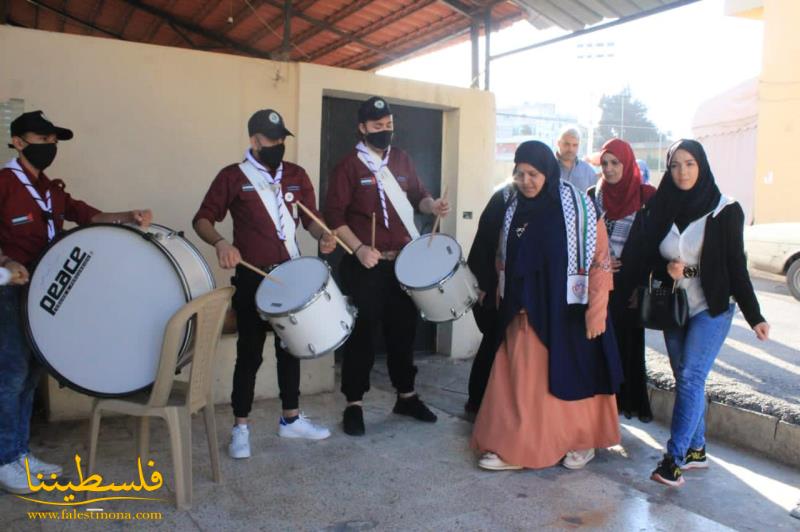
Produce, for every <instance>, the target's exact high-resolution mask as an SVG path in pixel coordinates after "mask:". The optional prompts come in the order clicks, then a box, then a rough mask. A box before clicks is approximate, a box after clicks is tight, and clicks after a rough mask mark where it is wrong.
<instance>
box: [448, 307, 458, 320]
mask: <svg viewBox="0 0 800 532" xmlns="http://www.w3.org/2000/svg"><path fill="white" fill-rule="evenodd" d="M450 314H452V315H453V317H454V318H457V317H458V312H456V309H454V308H453V307H450Z"/></svg>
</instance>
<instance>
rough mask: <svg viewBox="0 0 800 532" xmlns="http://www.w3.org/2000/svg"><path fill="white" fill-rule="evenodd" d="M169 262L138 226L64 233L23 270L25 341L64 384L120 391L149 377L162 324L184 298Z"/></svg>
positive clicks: (103, 391) (183, 289) (156, 357)
mask: <svg viewBox="0 0 800 532" xmlns="http://www.w3.org/2000/svg"><path fill="white" fill-rule="evenodd" d="M187 300H188V297H187V289H186V287H185V286H184V283H183V281H182V277H181V276H180V274H179V273H178V271H177V269H176V266H174V265H173V263H172V262H171V261H170V260H169V258H168V257H167V255H166V254H165V253H164V252H162V251H161V249H160V248H159V247H158V246H157V245H156V244H154V243H152V242H149V241H147V240H145V238H143V236H142V233H140V232H139V231H137V230H135V229H131V228H126V227H124V226H108V225H100V226H91V227H85V228H81V229H77V230H74V231H72V232H69V233H67V234H66V235H65V236H64V237H63V238H61V239H60V240H58V241H57V242H55V243H54V244H53V245H52V246H51V247H50V248H49V249H48V250H47V252H46V253H45V255H44V256H43V257H42V259H41V261H40V262H39V264H38V265H37V267H36V269H35V271H34V272H33V275H32V277H31V281H30V286H29V289H28V298H27V309H26V317H27V321H28V331H29V336H30V338H31V343H32V344H33V347H34V349H35V350H36V351H37V353H38V354H39V356H40V358H42V360H43V361H44V362H45V363H46V364H47V365H48V366H49V367H50V369H51V370H52V371H53V372H55V373H56V374H57V377H59V378H61V380H63V381H64V383H65V384H67V385H69V386H70V387H72V388H75V389H77V390H79V391H82V392H84V393H88V394H90V395H100V396H117V395H126V394H130V393H132V392H135V391H137V390H140V389H142V388H145V387H147V386H149V385H151V384H152V383H153V381H154V380H155V375H156V370H157V368H158V362H159V358H160V354H161V342H162V340H163V335H164V327H165V326H166V324H167V321H169V318H170V317H171V316H172V315H173V314H174V313H175V312H176V311H177V310H178V309H179V308H180V307H181V306H183V305H184V304H185V303H186V301H187Z"/></svg>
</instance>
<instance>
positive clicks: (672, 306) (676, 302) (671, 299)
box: [638, 272, 689, 331]
mask: <svg viewBox="0 0 800 532" xmlns="http://www.w3.org/2000/svg"><path fill="white" fill-rule="evenodd" d="M638 296H639V297H638V303H639V319H640V322H641V326H642V327H644V328H645V329H655V330H657V331H669V330H671V329H679V328H681V327H683V326H684V325H686V322H687V321H688V319H689V301H688V299H687V298H686V290H684V289H683V288H678V282H677V281H674V282H673V283H672V288H671V289H670V288H666V287H663V286H662V287H659V288H653V273H652V272H651V273H650V283H649V284H648V285H647V286H644V287H640V288H639V291H638Z"/></svg>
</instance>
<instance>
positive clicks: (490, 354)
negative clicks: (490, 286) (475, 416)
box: [468, 296, 500, 409]
mask: <svg viewBox="0 0 800 532" xmlns="http://www.w3.org/2000/svg"><path fill="white" fill-rule="evenodd" d="M487 297H488V296H487ZM484 303H485V304H486V303H488V302H487V301H485V300H484ZM472 313H473V315H474V316H475V322H476V323H477V324H478V328H479V329H480V330H481V332H482V333H483V338H482V339H481V345H480V346H479V347H478V352H477V353H475V358H474V359H473V361H472V369H471V370H470V372H469V388H468V390H469V399H468V402H469V404H470V405H472V406H473V407H474V408H476V409H477V408H480V406H481V401H483V394H484V393H486V386H487V385H488V384H489V374H490V373H491V372H492V365H493V364H494V357H495V355H496V354H497V348H498V345H499V344H500V341H499V339H498V334H499V332H498V329H499V328H500V325H499V323H498V313H497V309H495V308H494V307H493V306H492V307H491V308H487V307H485V306H483V305H479V304H478V305H475V306H474V307H472Z"/></svg>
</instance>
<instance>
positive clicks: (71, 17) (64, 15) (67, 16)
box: [25, 0, 124, 40]
mask: <svg viewBox="0 0 800 532" xmlns="http://www.w3.org/2000/svg"><path fill="white" fill-rule="evenodd" d="M25 1H26V2H28V3H29V4H32V5H34V6H38V7H40V8H42V9H44V10H45V11H49V12H51V13H53V14H54V15H57V16H59V17H61V19H62V20H64V21H69V22H71V23H72V24H75V25H76V26H80V27H82V28H88V29H90V30H92V31H97V32H99V33H102V34H104V35H108V36H109V37H114V38H117V39H122V35H119V34H117V33H114V32H113V31H109V30H104V29H103V28H100V27H98V26H95V25H92V24H89V23H88V22H86V21H85V20H82V19H80V18H78V17H76V16H74V15H70V14H69V13H65V12H64V11H61V10H59V9H56V8H55V7H50V6H48V5H47V4H43V3H41V2H38V1H36V0H25ZM123 40H124V39H123Z"/></svg>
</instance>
